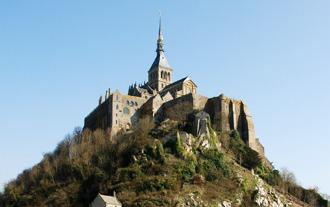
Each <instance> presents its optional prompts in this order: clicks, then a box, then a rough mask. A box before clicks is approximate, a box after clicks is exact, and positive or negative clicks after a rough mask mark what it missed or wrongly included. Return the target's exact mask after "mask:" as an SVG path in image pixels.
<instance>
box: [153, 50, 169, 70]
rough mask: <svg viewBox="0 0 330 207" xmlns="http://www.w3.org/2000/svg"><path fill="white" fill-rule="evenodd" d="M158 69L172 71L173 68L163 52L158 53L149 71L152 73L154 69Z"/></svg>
mask: <svg viewBox="0 0 330 207" xmlns="http://www.w3.org/2000/svg"><path fill="white" fill-rule="evenodd" d="M158 67H163V68H168V69H171V66H170V65H169V64H168V61H167V59H166V56H165V53H164V52H163V51H159V52H157V56H156V58H155V60H154V62H153V63H152V65H151V67H150V70H149V71H151V70H152V69H156V68H158Z"/></svg>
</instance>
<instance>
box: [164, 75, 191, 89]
mask: <svg viewBox="0 0 330 207" xmlns="http://www.w3.org/2000/svg"><path fill="white" fill-rule="evenodd" d="M187 81H191V82H192V83H193V84H194V85H195V86H196V87H197V85H196V84H195V83H194V81H192V80H191V79H190V78H189V77H188V76H187V77H184V78H182V79H180V80H177V81H175V82H173V83H171V84H169V85H167V86H165V88H164V89H163V91H166V90H167V89H170V88H171V87H173V86H175V85H177V84H181V83H184V82H187Z"/></svg>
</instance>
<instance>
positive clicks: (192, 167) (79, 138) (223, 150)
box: [0, 116, 324, 207]
mask: <svg viewBox="0 0 330 207" xmlns="http://www.w3.org/2000/svg"><path fill="white" fill-rule="evenodd" d="M200 117H204V118H203V119H200V120H198V122H197V123H198V124H197V125H196V124H194V123H178V122H175V121H171V120H166V121H164V122H162V123H161V124H160V125H159V126H153V125H152V124H150V123H151V122H150V120H147V119H146V120H141V122H140V125H139V126H138V127H137V128H136V129H134V130H132V131H129V132H124V133H122V134H121V135H118V136H117V137H112V138H110V136H109V133H107V132H104V131H100V130H97V131H95V132H90V131H87V130H86V131H83V132H81V131H80V130H75V132H74V133H73V134H72V135H71V137H69V138H67V139H65V140H64V141H63V142H61V143H60V144H59V145H58V147H57V148H56V150H55V151H54V152H53V153H49V154H46V155H45V156H44V159H43V160H42V161H41V162H40V163H39V164H37V165H36V166H34V167H32V168H31V169H28V170H26V171H24V172H23V173H22V174H21V175H19V176H18V178H17V179H16V180H14V181H12V182H10V183H9V184H8V185H6V187H5V191H4V192H3V193H2V194H1V195H0V206H88V205H89V203H90V202H91V201H92V200H93V199H94V197H95V196H96V195H97V193H99V192H101V193H103V194H112V193H113V192H114V191H116V192H117V197H118V198H119V200H120V201H121V202H122V203H123V206H178V207H179V206H181V207H188V206H189V207H191V206H196V207H197V206H214V207H230V206H248V207H251V206H264V207H266V206H271V207H282V206H283V207H284V206H293V207H294V206H312V205H314V206H322V205H323V203H322V202H324V201H323V200H322V199H321V198H320V197H319V195H318V194H317V193H315V192H313V193H310V194H308V195H309V196H310V197H308V199H309V200H308V199H307V197H306V196H305V197H306V200H305V201H306V202H309V203H310V204H311V205H308V204H307V203H304V202H302V201H299V199H297V198H295V197H294V196H292V195H294V194H291V195H290V194H288V192H289V191H288V190H284V189H287V188H285V187H286V185H284V184H286V183H285V181H283V179H281V176H280V175H279V174H278V172H277V171H276V170H275V169H273V168H272V167H271V166H270V165H269V163H268V162H267V161H266V159H261V158H260V157H259V156H258V154H257V153H256V152H255V151H253V150H251V149H250V148H248V147H247V146H246V145H245V144H244V143H243V142H242V140H241V139H240V138H239V135H238V134H237V133H236V132H223V133H220V132H215V131H214V130H213V129H212V128H211V127H210V124H209V121H208V119H207V116H200ZM205 117H206V118H205ZM295 189H296V188H295ZM297 189H300V188H297ZM301 192H303V193H306V192H309V191H307V190H305V191H301ZM305 197H304V198H305Z"/></svg>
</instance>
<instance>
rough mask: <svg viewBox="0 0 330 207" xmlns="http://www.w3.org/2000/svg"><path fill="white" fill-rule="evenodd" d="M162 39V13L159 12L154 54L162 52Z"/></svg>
mask: <svg viewBox="0 0 330 207" xmlns="http://www.w3.org/2000/svg"><path fill="white" fill-rule="evenodd" d="M163 47H164V37H163V32H162V13H161V11H159V29H158V40H157V50H156V52H160V51H164V48H163Z"/></svg>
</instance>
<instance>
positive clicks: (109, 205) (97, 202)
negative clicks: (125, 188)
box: [90, 193, 122, 207]
mask: <svg viewBox="0 0 330 207" xmlns="http://www.w3.org/2000/svg"><path fill="white" fill-rule="evenodd" d="M90 207H122V204H121V203H120V201H119V200H118V199H117V197H116V194H114V196H107V195H102V194H100V193H99V194H98V195H97V196H96V198H95V199H94V201H93V202H92V203H91V204H90Z"/></svg>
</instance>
